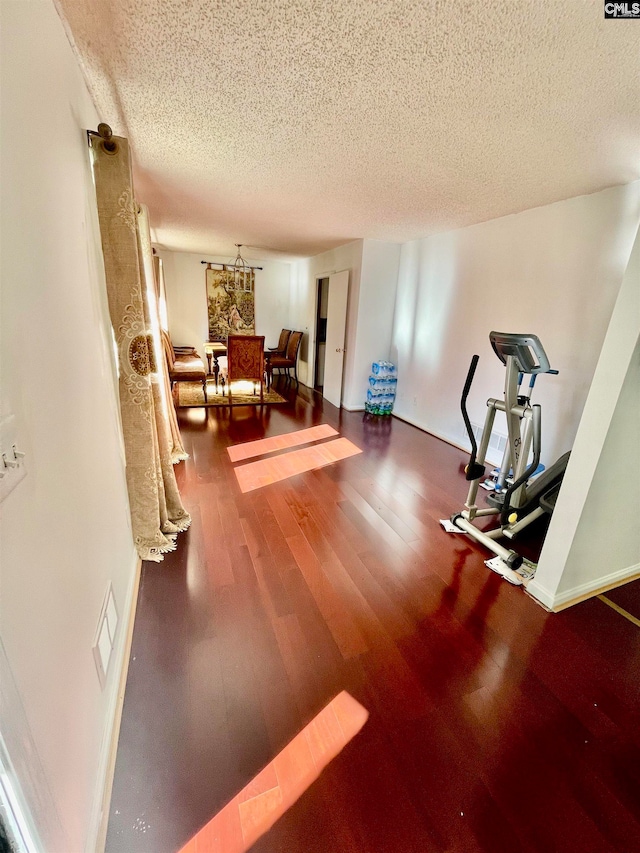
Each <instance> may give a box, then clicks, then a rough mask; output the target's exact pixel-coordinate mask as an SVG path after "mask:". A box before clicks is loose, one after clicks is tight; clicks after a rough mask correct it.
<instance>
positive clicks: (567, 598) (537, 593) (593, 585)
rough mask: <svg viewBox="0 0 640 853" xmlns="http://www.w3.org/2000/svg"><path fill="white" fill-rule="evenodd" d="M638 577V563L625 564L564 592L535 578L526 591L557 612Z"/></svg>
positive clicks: (639, 567)
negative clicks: (549, 588) (554, 589)
mask: <svg viewBox="0 0 640 853" xmlns="http://www.w3.org/2000/svg"><path fill="white" fill-rule="evenodd" d="M639 577H640V563H637V564H636V565H634V566H627V567H626V568H624V569H618V570H617V571H615V572H611V573H610V574H608V575H604V576H603V577H599V578H595V580H591V581H587V582H586V583H582V584H578V585H577V586H574V587H572V588H571V589H567V590H565V591H564V592H560V593H556V594H554V593H552V592H551V591H550V590H548V589H546V588H545V587H544V586H542V584H540V583H538V582H537V578H535V577H534V578H533V580H532V581H531V582H530V583H529V585H528V586H527V592H528V593H529V595H531V596H532V597H533V598H535V599H537V601H539V602H540V603H541V604H543V605H544V606H545V607H546V608H547V609H548V610H552V611H553V612H554V613H557V612H558V611H560V610H565V609H566V608H567V607H571V606H572V605H573V604H578V603H579V602H580V601H585V600H586V599H587V598H593V597H594V596H595V595H600V594H601V593H603V592H607V590H609V589H615V588H616V587H618V586H622V585H623V584H625V583H629V581H632V580H636V579H637V578H639Z"/></svg>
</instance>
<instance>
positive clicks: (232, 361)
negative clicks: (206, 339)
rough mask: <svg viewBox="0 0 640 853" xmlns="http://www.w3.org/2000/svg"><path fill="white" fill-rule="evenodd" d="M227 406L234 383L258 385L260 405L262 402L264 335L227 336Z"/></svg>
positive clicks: (230, 402)
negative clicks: (242, 382) (244, 382)
mask: <svg viewBox="0 0 640 853" xmlns="http://www.w3.org/2000/svg"><path fill="white" fill-rule="evenodd" d="M227 371H228V376H229V405H232V403H233V399H232V391H231V389H232V386H233V383H234V382H237V381H240V380H245V381H249V382H253V383H254V384H257V383H258V382H259V383H260V403H263V402H264V335H229V337H228V338H227Z"/></svg>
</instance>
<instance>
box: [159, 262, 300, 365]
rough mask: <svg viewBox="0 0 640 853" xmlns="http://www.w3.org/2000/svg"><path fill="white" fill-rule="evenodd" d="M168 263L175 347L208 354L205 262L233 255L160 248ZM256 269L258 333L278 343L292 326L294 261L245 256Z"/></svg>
mask: <svg viewBox="0 0 640 853" xmlns="http://www.w3.org/2000/svg"><path fill="white" fill-rule="evenodd" d="M156 251H157V252H158V254H159V255H160V257H161V258H162V260H163V263H164V277H165V283H166V289H167V310H168V312H169V331H170V333H171V339H172V341H173V343H174V345H175V346H180V345H188V346H194V347H196V348H197V349H198V351H199V352H200V355H201V356H203V357H204V349H203V347H202V345H203V343H204V341H206V340H208V337H209V330H208V321H207V295H206V285H205V269H206V266H205V265H204V264H202V263H200V262H201V261H211V262H212V263H229V261H230V260H233V259H232V258H231V259H230V258H228V257H226V258H223V257H215V256H213V255H192V254H190V253H188V252H170V251H169V250H167V249H162V248H159V247H157V248H156ZM245 260H246V261H247V263H249V264H251V265H252V266H260V267H263V269H262V270H256V279H255V282H256V291H255V299H256V302H255V309H256V334H257V335H264V336H265V344H266V346H275V345H276V344H277V343H278V337H279V335H280V330H281V329H283V328H285V329H286V328H288V325H287V324H288V323H289V322H290V321H289V314H290V309H289V290H290V281H291V264H288V263H283V262H282V261H273V260H262V259H260V258H250V257H249V256H246V257H245Z"/></svg>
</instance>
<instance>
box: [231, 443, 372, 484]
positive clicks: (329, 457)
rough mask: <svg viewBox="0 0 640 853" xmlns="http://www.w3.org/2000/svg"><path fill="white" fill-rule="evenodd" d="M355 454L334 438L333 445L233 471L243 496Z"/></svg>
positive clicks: (350, 446) (349, 445)
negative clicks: (243, 493) (244, 493)
mask: <svg viewBox="0 0 640 853" xmlns="http://www.w3.org/2000/svg"><path fill="white" fill-rule="evenodd" d="M356 453H362V451H361V450H360V448H359V447H356V446H355V444H352V443H351V442H350V441H349V440H348V439H346V438H337V439H336V440H335V441H327V442H325V443H324V444H315V445H314V446H313V447H305V448H304V449H302V450H292V451H290V452H289V453H284V454H283V455H282V456H274V457H272V458H271V459H260V460H258V461H257V462H249V463H248V464H247V465H238V466H237V467H236V468H234V471H235V474H236V477H237V478H238V484H239V486H240V489H241V490H242V491H243V492H251V491H253V490H254V489H261V488H262V487H263V486H269V485H270V484H271V483H277V482H279V481H280V480H287V479H288V478H289V477H295V475H296V474H303V473H304V472H305V471H312V470H313V469H314V468H322V467H323V466H325V465H332V464H333V463H334V462H339V461H340V460H341V459H346V458H347V457H349V456H355V454H356Z"/></svg>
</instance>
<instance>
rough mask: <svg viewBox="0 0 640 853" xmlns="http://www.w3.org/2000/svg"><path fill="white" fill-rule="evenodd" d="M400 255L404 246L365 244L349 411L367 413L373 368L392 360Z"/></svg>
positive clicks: (352, 344)
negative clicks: (366, 404) (381, 362)
mask: <svg viewBox="0 0 640 853" xmlns="http://www.w3.org/2000/svg"><path fill="white" fill-rule="evenodd" d="M400 251H401V245H400V243H385V242H382V241H379V240H364V242H363V247H362V268H361V272H360V292H359V298H358V309H357V310H358V314H357V321H356V327H355V336H354V340H352V341H350V342H349V346H350V348H351V352H352V365H353V367H352V378H351V381H350V382H349V383H348V384H347V385H346V386H345V389H344V394H343V405H344V406H345V408H347V409H352V410H353V409H364V402H365V399H366V393H367V388H368V387H369V374H370V373H371V364H372V362H374V361H379V360H380V359H385V360H386V359H388V358H389V353H390V350H391V335H392V332H393V314H394V307H395V301H396V288H397V284H398V272H399V267H400Z"/></svg>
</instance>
